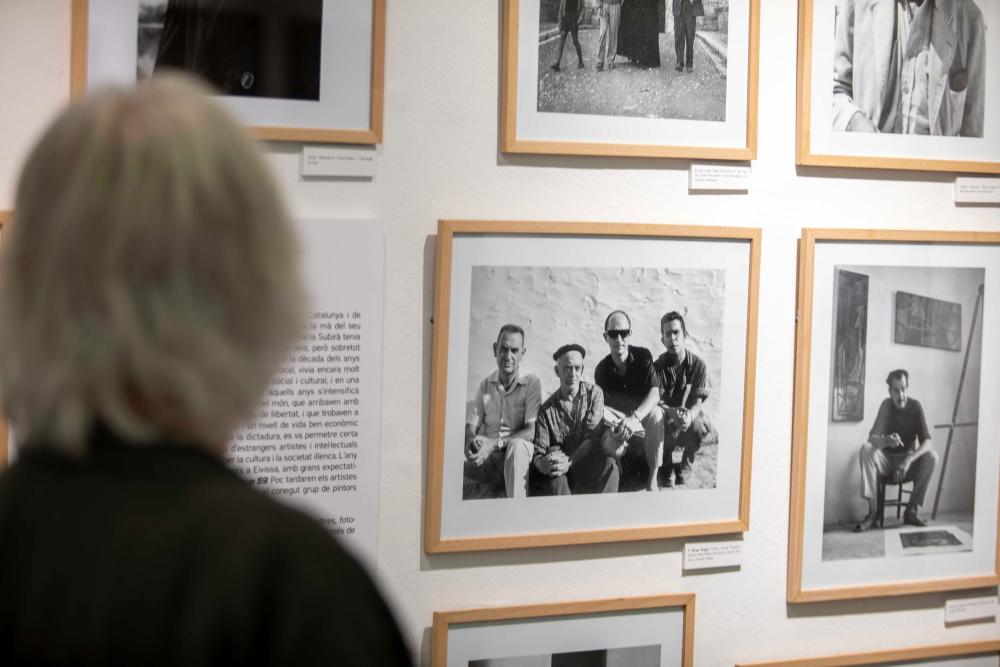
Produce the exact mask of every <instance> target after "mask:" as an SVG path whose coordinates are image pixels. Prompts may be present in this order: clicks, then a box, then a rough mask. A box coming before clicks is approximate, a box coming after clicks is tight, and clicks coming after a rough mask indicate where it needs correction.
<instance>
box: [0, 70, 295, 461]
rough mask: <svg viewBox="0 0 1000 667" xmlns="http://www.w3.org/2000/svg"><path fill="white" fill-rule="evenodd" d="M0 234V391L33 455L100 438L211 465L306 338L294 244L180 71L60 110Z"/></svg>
mask: <svg viewBox="0 0 1000 667" xmlns="http://www.w3.org/2000/svg"><path fill="white" fill-rule="evenodd" d="M5 231H6V230H5ZM4 236H5V238H4V243H3V258H2V263H0V393H2V396H3V402H4V407H5V408H6V410H7V412H8V414H9V415H10V417H11V419H12V421H13V424H14V428H15V432H16V433H18V437H19V440H21V441H22V442H23V443H25V444H27V445H32V444H38V445H47V446H54V447H58V448H60V449H63V450H66V451H71V452H78V453H82V452H85V451H86V449H87V442H88V438H89V437H90V436H91V434H92V433H93V431H94V429H95V427H97V426H98V425H101V426H103V427H105V428H108V429H110V430H111V431H112V432H114V433H116V434H117V435H119V436H121V437H123V438H125V439H127V440H131V441H134V442H136V443H137V444H138V443H145V442H150V441H154V440H175V441H182V442H189V443H196V444H199V445H201V446H204V447H206V448H208V449H211V450H213V451H216V452H218V451H220V450H221V447H222V446H223V445H224V443H225V441H226V440H227V439H228V438H229V437H230V436H231V434H232V432H233V431H234V430H235V429H236V428H237V427H238V426H239V424H240V423H241V422H242V421H243V420H245V419H247V418H250V417H252V416H253V415H254V413H255V412H256V408H257V406H258V402H259V400H260V396H261V394H262V393H263V391H264V388H265V387H266V385H267V383H268V381H269V380H270V377H271V374H272V373H273V372H274V370H275V369H276V367H277V365H278V363H280V361H281V359H282V357H283V355H284V354H285V353H286V351H287V349H288V347H289V346H290V345H291V343H292V342H293V341H294V340H295V339H296V338H297V336H298V335H299V334H300V329H301V324H302V322H303V315H304V296H303V288H302V284H301V280H300V277H299V273H298V261H297V254H298V245H297V240H296V237H295V234H294V230H293V229H292V227H291V224H290V222H289V220H288V217H287V213H286V211H285V208H284V205H283V203H282V201H281V198H280V197H279V194H278V192H277V189H276V187H275V185H274V182H273V180H272V178H271V176H270V174H269V173H268V167H267V165H266V164H265V163H264V160H263V157H262V156H261V155H260V153H259V151H258V149H257V147H256V145H255V144H254V142H253V141H252V140H251V139H250V138H249V137H248V136H247V135H246V134H245V133H244V131H243V130H242V129H241V128H240V126H239V124H238V123H237V122H236V121H235V120H234V119H233V118H232V117H231V116H230V115H229V114H228V113H227V112H226V111H224V110H223V109H222V108H221V107H220V106H219V105H218V104H217V103H216V102H214V101H212V100H211V99H210V98H209V97H208V95H207V90H206V89H204V88H202V87H201V86H200V85H199V84H196V83H194V82H192V81H191V80H189V79H186V78H183V77H180V76H178V75H170V76H165V77H157V78H154V79H153V80H152V81H151V82H149V83H145V84H141V85H140V86H139V87H137V88H135V89H131V90H123V89H105V90H102V91H99V92H95V93H92V94H90V95H88V96H87V97H85V98H83V99H81V100H80V101H78V102H76V103H74V104H72V105H71V106H70V107H69V108H67V109H66V110H65V111H63V112H62V113H61V114H60V115H59V116H58V118H56V120H55V121H54V122H53V123H52V125H51V126H50V127H49V128H48V130H47V131H46V132H45V134H44V136H43V137H42V138H41V140H40V141H39V142H38V144H37V145H36V146H35V148H34V149H33V151H32V152H31V154H30V156H29V157H28V160H27V162H26V164H25V167H24V170H23V172H22V174H21V178H20V182H19V184H18V189H17V195H16V201H15V207H14V215H13V219H12V220H11V222H10V224H9V234H5V235H4Z"/></svg>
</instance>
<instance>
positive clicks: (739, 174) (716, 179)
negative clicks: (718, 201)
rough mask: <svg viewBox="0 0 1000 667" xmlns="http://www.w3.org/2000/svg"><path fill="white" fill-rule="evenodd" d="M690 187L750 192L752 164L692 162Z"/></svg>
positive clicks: (704, 189)
mask: <svg viewBox="0 0 1000 667" xmlns="http://www.w3.org/2000/svg"><path fill="white" fill-rule="evenodd" d="M688 189H689V190H694V191H699V190H702V191H714V192H749V191H750V165H745V164H718V163H710V162H692V163H691V169H690V171H689V172H688Z"/></svg>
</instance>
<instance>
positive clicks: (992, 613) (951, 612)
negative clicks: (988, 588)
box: [944, 595, 997, 623]
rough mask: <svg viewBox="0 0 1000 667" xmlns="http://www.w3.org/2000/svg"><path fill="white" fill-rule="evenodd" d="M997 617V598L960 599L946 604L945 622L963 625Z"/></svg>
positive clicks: (947, 601)
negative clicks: (966, 622)
mask: <svg viewBox="0 0 1000 667" xmlns="http://www.w3.org/2000/svg"><path fill="white" fill-rule="evenodd" d="M996 617H997V596H995V595H994V596H992V597H982V598H960V599H957V600H946V601H945V603H944V622H945V623H963V622H965V621H980V620H987V619H991V618H996Z"/></svg>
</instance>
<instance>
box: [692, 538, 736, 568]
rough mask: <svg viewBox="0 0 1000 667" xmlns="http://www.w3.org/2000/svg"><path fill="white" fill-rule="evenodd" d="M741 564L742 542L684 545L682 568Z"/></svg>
mask: <svg viewBox="0 0 1000 667" xmlns="http://www.w3.org/2000/svg"><path fill="white" fill-rule="evenodd" d="M741 565H743V542H742V541H739V540H736V541H732V542H692V543H688V544H685V545H684V569H685V570H706V569H709V568H715V567H739V566H741Z"/></svg>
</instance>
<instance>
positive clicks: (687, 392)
mask: <svg viewBox="0 0 1000 667" xmlns="http://www.w3.org/2000/svg"><path fill="white" fill-rule="evenodd" d="M687 335H688V333H687V325H686V324H685V323H684V318H683V317H682V316H681V314H680V313H678V312H677V311H675V310H672V311H670V312H669V313H667V314H666V315H664V316H663V317H662V318H660V336H661V340H662V341H663V347H665V348H666V350H667V351H666V352H664V353H663V354H661V355H660V357H659V358H658V359H657V360H656V361H655V362H654V363H653V368H654V370H655V371H656V378H657V380H658V381H659V384H660V404H659V405H660V409H661V410H663V432H664V433H663V455H662V457H661V458H665V460H664V465H663V467H662V468H661V469H660V473H659V476H660V478H661V482H662V484H663V486H673V485H674V484H675V483H676V484H683V483H684V474H685V472H687V471H690V470H691V464H693V463H694V455H695V453H697V451H698V450H699V449H701V446H702V444H707V441H708V439H709V437H711V436H714V433H715V432H714V429H712V428H711V427H710V426H709V425H708V424H706V423H705V421H704V420H703V419H702V408H703V407H704V401H705V399H707V398H708V393H709V387H708V368H707V367H706V366H705V361H704V360H703V359H702V358H701V357H699V356H698V355H696V354H695V353H694V352H692V351H691V350H688V349H687ZM671 471H672V472H673V475H674V479H673V481H671V479H670V473H671Z"/></svg>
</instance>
